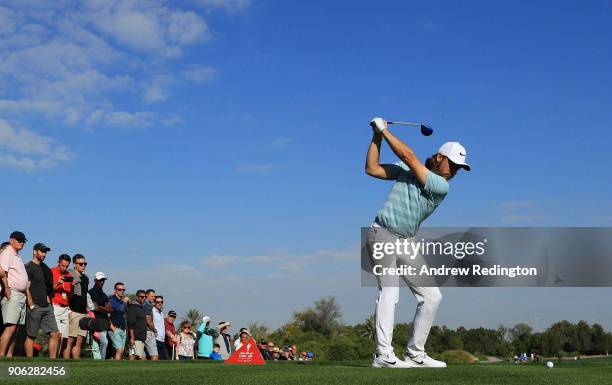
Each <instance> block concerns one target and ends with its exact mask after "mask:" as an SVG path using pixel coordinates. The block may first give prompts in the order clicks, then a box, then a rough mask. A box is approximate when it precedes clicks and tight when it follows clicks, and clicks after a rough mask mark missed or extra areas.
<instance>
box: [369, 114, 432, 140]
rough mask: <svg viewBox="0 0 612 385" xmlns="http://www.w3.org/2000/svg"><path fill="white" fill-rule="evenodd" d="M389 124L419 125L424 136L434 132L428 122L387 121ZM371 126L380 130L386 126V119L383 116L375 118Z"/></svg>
mask: <svg viewBox="0 0 612 385" xmlns="http://www.w3.org/2000/svg"><path fill="white" fill-rule="evenodd" d="M387 124H401V125H404V126H417V127H420V129H421V134H423V135H424V136H429V135H431V134H433V129H432V128H431V127H429V126H428V125H426V124H423V123H410V122H387ZM370 126H372V127H373V128H376V129H378V130H379V131H380V128H381V127H384V120H383V119H382V118H374V119H372V121H370Z"/></svg>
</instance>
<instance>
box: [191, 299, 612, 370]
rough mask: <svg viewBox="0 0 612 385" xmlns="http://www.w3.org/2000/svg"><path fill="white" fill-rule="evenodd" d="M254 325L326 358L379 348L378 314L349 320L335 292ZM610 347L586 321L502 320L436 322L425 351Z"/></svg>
mask: <svg viewBox="0 0 612 385" xmlns="http://www.w3.org/2000/svg"><path fill="white" fill-rule="evenodd" d="M190 312H191V313H189V312H188V315H193V314H192V313H193V312H194V310H193V309H192V310H190ZM189 318H192V317H189ZM411 326H412V325H411V323H399V324H396V326H395V330H394V338H393V341H394V344H395V346H394V348H395V350H396V352H403V350H404V349H405V344H406V342H407V340H408V338H409V331H410V330H411ZM249 330H250V331H251V333H252V334H253V336H254V337H255V338H257V339H261V338H266V339H269V340H271V341H274V343H275V344H276V345H277V346H283V345H289V344H297V345H298V347H299V349H300V350H304V351H312V352H315V353H317V355H318V356H319V358H320V359H324V360H334V361H349V360H358V359H366V358H371V356H372V353H373V351H374V349H375V344H374V339H375V336H376V321H375V318H374V316H373V315H372V316H370V317H368V318H367V319H365V320H364V321H363V322H361V323H359V324H356V325H345V324H344V323H343V322H342V313H341V310H340V306H339V304H338V303H337V301H336V299H335V298H334V297H328V298H323V299H320V300H318V301H316V302H315V304H314V306H312V307H309V308H306V309H304V310H301V311H297V312H295V313H294V314H293V317H292V319H291V320H290V321H289V322H287V323H286V324H284V325H283V326H281V327H280V328H278V329H276V330H270V329H269V328H268V327H267V326H266V325H265V324H261V323H253V324H251V325H249ZM611 347H612V333H610V332H607V331H606V330H604V329H603V327H602V326H601V325H599V324H597V323H594V324H592V325H590V324H589V323H587V322H586V321H579V322H577V323H575V324H574V323H571V322H569V321H566V320H563V321H560V322H557V323H554V324H553V325H551V326H550V327H548V328H547V329H546V330H545V331H543V332H534V331H533V329H532V328H531V326H529V325H527V324H524V323H518V324H516V325H514V326H512V327H506V326H504V325H500V326H499V327H497V329H487V328H482V327H480V328H474V329H467V328H465V327H463V326H460V327H458V328H457V329H450V328H448V327H446V326H433V327H432V328H431V331H430V333H429V338H428V340H427V345H426V350H427V352H428V353H430V354H431V355H432V356H434V355H436V354H440V353H442V352H445V351H448V350H465V351H467V352H470V353H472V354H474V355H491V356H498V357H508V356H513V355H514V354H521V353H527V354H530V353H532V352H533V353H539V354H540V355H543V356H564V355H574V356H575V355H596V354H604V355H605V354H608V352H609V350H610V348H611Z"/></svg>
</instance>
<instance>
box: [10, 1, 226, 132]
mask: <svg viewBox="0 0 612 385" xmlns="http://www.w3.org/2000/svg"><path fill="white" fill-rule="evenodd" d="M0 36H1V37H2V39H0V56H1V57H2V61H0V84H2V86H1V87H0V117H3V118H4V119H8V120H9V121H10V120H13V119H17V118H18V119H20V121H21V119H22V118H23V115H38V116H39V117H42V118H44V119H53V120H57V121H58V122H59V123H62V124H65V125H68V126H84V127H86V128H88V129H91V128H93V127H94V126H116V127H121V128H126V127H128V126H130V125H133V126H135V127H142V126H147V125H150V124H151V123H152V122H153V121H155V120H154V118H159V120H160V121H163V120H164V119H165V117H164V116H157V115H158V114H157V113H155V112H153V111H146V110H144V111H142V110H138V108H137V110H136V111H134V110H131V107H126V106H125V105H122V106H121V107H118V106H117V105H116V104H115V103H116V101H115V100H116V98H115V96H121V99H122V101H126V100H127V103H128V105H133V104H134V101H136V102H138V101H139V100H142V101H144V102H147V103H153V102H157V103H159V102H163V101H165V100H168V99H169V98H170V97H171V96H172V89H173V88H175V87H178V86H180V85H183V84H188V83H193V82H204V81H211V80H214V79H215V77H216V74H217V70H216V69H215V68H213V67H211V66H206V65H202V64H194V63H189V61H186V60H182V61H181V62H178V61H177V60H176V59H178V58H179V57H181V55H182V54H183V51H184V49H185V48H186V47H190V46H193V45H194V44H197V43H200V42H204V41H206V40H208V39H210V31H209V29H208V26H207V24H206V21H205V20H204V19H203V18H202V17H201V16H200V15H198V14H197V13H196V12H194V11H191V10H185V9H180V8H178V7H177V6H176V5H175V4H173V3H172V2H167V1H162V0H126V1H119V0H112V1H108V0H104V1H103V0H87V1H82V2H70V1H59V0H58V1H9V2H7V3H5V4H4V5H3V6H0ZM183 62H185V63H183ZM177 66H178V67H179V69H176V68H175V67H177ZM181 68H183V69H181ZM176 119H177V117H174V116H173V117H172V120H176Z"/></svg>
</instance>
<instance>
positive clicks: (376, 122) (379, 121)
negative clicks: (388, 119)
mask: <svg viewBox="0 0 612 385" xmlns="http://www.w3.org/2000/svg"><path fill="white" fill-rule="evenodd" d="M370 126H372V128H373V129H374V130H375V131H376V132H378V133H379V134H380V133H381V132H383V131H384V130H385V128H386V127H385V126H386V124H385V121H384V120H383V118H374V119H372V120H371V121H370Z"/></svg>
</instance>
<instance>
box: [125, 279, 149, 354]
mask: <svg viewBox="0 0 612 385" xmlns="http://www.w3.org/2000/svg"><path fill="white" fill-rule="evenodd" d="M145 298H147V295H146V292H145V291H144V290H138V291H137V292H136V302H133V303H131V304H130V305H128V310H127V321H128V322H127V324H128V331H129V337H130V360H135V359H144V358H145V352H144V345H145V341H146V339H147V313H146V311H145V309H144V307H143V305H144V302H145Z"/></svg>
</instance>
